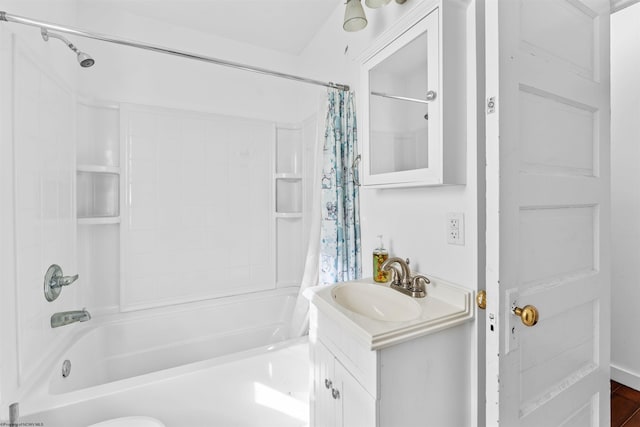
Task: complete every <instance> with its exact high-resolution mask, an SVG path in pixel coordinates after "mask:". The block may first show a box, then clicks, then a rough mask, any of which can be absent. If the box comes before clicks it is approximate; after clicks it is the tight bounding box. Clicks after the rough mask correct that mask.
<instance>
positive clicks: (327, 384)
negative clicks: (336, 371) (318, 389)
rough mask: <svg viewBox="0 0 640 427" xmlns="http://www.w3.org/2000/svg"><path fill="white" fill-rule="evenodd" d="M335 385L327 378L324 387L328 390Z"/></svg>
mask: <svg viewBox="0 0 640 427" xmlns="http://www.w3.org/2000/svg"><path fill="white" fill-rule="evenodd" d="M332 385H333V383H332V382H331V380H330V379H329V378H325V379H324V386H325V387H326V388H327V390H328V389H330V388H331V386H332Z"/></svg>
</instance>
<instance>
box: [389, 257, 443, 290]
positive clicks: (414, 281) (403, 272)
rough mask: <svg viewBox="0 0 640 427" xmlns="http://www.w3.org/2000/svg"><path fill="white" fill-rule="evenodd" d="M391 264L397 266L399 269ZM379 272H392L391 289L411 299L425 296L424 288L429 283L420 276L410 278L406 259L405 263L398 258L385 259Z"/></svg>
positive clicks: (425, 278)
mask: <svg viewBox="0 0 640 427" xmlns="http://www.w3.org/2000/svg"><path fill="white" fill-rule="evenodd" d="M393 264H398V265H399V266H400V269H398V267H396V266H395V265H393ZM380 270H382V271H391V272H392V277H393V280H392V281H391V285H390V286H391V288H392V289H395V290H396V291H400V292H402V293H403V294H406V295H409V296H411V297H413V298H424V297H425V296H426V295H427V291H426V289H425V288H426V285H427V284H429V283H431V281H430V280H429V279H428V278H427V277H425V276H423V275H421V274H417V275H415V276H411V269H410V268H409V260H408V259H407V260H406V261H405V260H403V259H402V258H398V257H391V258H387V259H386V260H385V262H383V263H382V265H380Z"/></svg>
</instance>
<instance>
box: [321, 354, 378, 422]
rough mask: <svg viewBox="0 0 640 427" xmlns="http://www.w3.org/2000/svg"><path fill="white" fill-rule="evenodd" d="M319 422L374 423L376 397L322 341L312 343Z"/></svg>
mask: <svg viewBox="0 0 640 427" xmlns="http://www.w3.org/2000/svg"><path fill="white" fill-rule="evenodd" d="M311 351H312V352H313V355H312V357H311V358H312V360H313V361H314V363H313V366H314V375H313V377H314V382H313V392H312V394H313V396H314V397H315V406H314V409H315V411H314V416H315V420H314V421H315V422H314V424H313V425H316V426H336V427H351V426H374V425H376V417H375V415H376V400H375V398H374V397H373V396H371V395H370V394H369V393H368V392H367V391H366V390H365V389H364V387H362V386H361V385H360V383H358V381H357V380H356V379H355V378H354V376H353V375H351V373H349V371H348V370H347V369H346V368H345V367H344V366H342V364H341V363H340V361H339V360H338V359H337V358H336V357H335V355H334V354H333V353H331V352H330V351H329V349H328V348H327V347H326V346H325V345H324V344H322V343H321V342H316V343H315V345H313V346H312V350H311Z"/></svg>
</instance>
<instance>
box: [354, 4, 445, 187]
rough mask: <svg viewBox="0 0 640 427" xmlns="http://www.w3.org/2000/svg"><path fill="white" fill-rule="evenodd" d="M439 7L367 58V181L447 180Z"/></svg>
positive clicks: (407, 182) (365, 77) (411, 181)
mask: <svg viewBox="0 0 640 427" xmlns="http://www.w3.org/2000/svg"><path fill="white" fill-rule="evenodd" d="M438 13H439V11H438V9H436V10H434V11H432V12H431V13H430V14H429V15H428V16H427V17H426V18H424V19H423V20H422V21H420V22H419V23H418V24H417V25H415V26H414V27H412V28H411V29H409V30H407V31H406V32H405V33H404V34H402V35H400V36H399V37H398V38H397V39H395V40H394V41H393V42H391V43H389V44H388V45H387V46H385V47H384V48H383V49H382V50H380V51H379V52H378V53H376V54H375V55H374V56H373V57H372V58H371V59H369V60H368V61H366V62H365V63H364V64H363V74H362V78H363V82H364V88H363V89H364V90H363V93H365V94H367V95H366V99H365V101H366V103H365V109H364V111H363V125H364V127H365V131H364V132H363V136H364V144H363V154H364V156H363V160H364V170H363V172H364V175H363V178H364V184H365V185H388V184H409V185H412V184H413V185H415V184H417V183H422V184H442V183H443V175H442V167H443V165H442V147H441V146H442V138H441V131H440V130H441V118H440V109H441V108H440V105H441V85H440V78H439V73H440V56H439V42H438V41H439V38H438Z"/></svg>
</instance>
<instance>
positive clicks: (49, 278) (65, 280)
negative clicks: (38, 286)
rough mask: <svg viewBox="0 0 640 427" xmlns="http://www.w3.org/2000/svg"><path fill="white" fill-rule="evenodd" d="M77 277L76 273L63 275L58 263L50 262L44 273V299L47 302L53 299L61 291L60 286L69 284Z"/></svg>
mask: <svg viewBox="0 0 640 427" xmlns="http://www.w3.org/2000/svg"><path fill="white" fill-rule="evenodd" d="M78 277H79V276H78V275H77V274H76V275H75V276H65V275H64V274H63V273H62V268H60V266H59V265H57V264H52V265H51V266H50V267H49V268H48V269H47V272H46V273H45V275H44V297H45V299H46V300H47V301H49V302H51V301H53V300H55V299H56V298H58V296H59V295H60V292H62V287H63V286H69V285H70V284H72V283H73V282H75V281H76V280H78Z"/></svg>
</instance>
